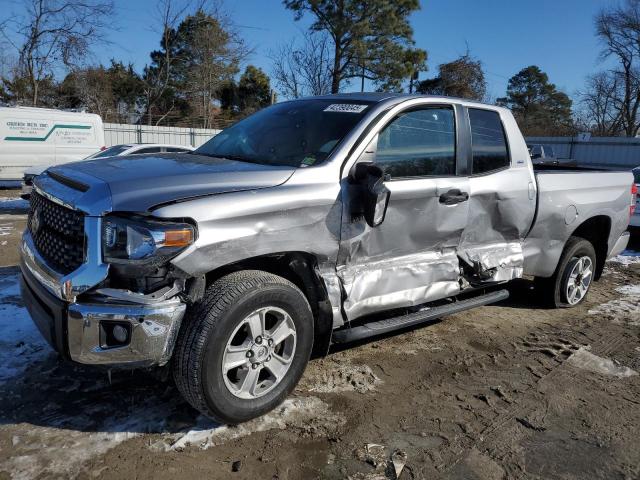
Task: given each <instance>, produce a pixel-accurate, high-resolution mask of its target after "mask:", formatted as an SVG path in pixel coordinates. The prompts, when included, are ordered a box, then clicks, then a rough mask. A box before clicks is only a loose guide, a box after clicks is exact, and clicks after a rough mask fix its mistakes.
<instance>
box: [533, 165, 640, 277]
mask: <svg viewBox="0 0 640 480" xmlns="http://www.w3.org/2000/svg"><path fill="white" fill-rule="evenodd" d="M534 170H535V179H536V184H537V196H538V208H537V211H536V215H535V218H534V221H533V225H532V227H531V230H530V232H529V234H528V236H527V238H526V239H525V241H524V256H525V262H524V273H525V274H528V275H535V276H541V277H549V276H551V275H553V272H554V270H555V268H556V266H557V264H558V260H559V258H560V255H561V254H562V249H563V248H564V245H565V243H566V241H567V239H568V238H569V237H570V236H571V235H573V233H574V232H575V231H576V229H577V228H578V227H580V226H581V225H582V224H583V223H584V222H585V221H587V220H588V222H589V223H588V224H587V226H586V227H581V228H582V229H586V234H589V235H602V234H603V233H604V234H605V235H606V234H607V230H608V236H607V245H608V251H607V252H603V253H605V254H606V255H608V254H609V253H611V250H612V249H613V247H614V245H615V243H616V241H617V240H618V239H619V238H620V235H621V234H622V233H623V232H624V231H625V230H626V229H627V226H628V224H629V206H630V204H631V185H632V183H633V175H632V174H631V172H625V171H611V170H602V169H591V168H584V167H566V166H551V165H542V166H540V168H535V169H534ZM602 264H604V260H603V261H602Z"/></svg>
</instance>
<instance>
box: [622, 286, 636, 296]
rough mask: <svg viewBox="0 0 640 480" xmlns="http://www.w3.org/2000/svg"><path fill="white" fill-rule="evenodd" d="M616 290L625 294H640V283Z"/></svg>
mask: <svg viewBox="0 0 640 480" xmlns="http://www.w3.org/2000/svg"><path fill="white" fill-rule="evenodd" d="M616 292H618V293H622V294H623V295H635V296H640V285H625V286H623V287H618V288H616Z"/></svg>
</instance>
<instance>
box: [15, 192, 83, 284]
mask: <svg viewBox="0 0 640 480" xmlns="http://www.w3.org/2000/svg"><path fill="white" fill-rule="evenodd" d="M30 207H31V208H30V209H29V220H28V223H27V228H28V229H29V232H30V233H31V237H32V238H33V242H34V244H35V246H36V249H37V250H38V252H39V253H40V255H41V256H42V258H44V259H45V261H46V262H47V263H48V264H49V266H50V267H52V268H53V269H54V270H55V271H57V272H59V273H62V274H64V275H66V274H67V273H70V272H73V271H74V270H76V269H77V268H78V267H80V265H82V263H83V262H84V260H85V238H84V215H83V214H82V213H80V212H76V211H75V210H71V209H70V208H67V207H63V206H62V205H58V204H57V203H55V202H52V201H51V200H49V199H48V198H46V197H44V196H42V195H40V194H39V193H37V192H36V191H34V192H33V193H31V206H30Z"/></svg>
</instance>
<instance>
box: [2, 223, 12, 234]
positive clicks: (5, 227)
mask: <svg viewBox="0 0 640 480" xmlns="http://www.w3.org/2000/svg"><path fill="white" fill-rule="evenodd" d="M11 232H13V225H12V224H11V223H2V224H0V237H2V236H5V235H11Z"/></svg>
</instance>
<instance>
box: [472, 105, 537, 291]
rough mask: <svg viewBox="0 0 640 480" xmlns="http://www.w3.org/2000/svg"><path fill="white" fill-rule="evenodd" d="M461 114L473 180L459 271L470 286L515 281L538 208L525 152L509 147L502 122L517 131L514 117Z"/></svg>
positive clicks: (490, 112)
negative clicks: (466, 130) (467, 132)
mask: <svg viewBox="0 0 640 480" xmlns="http://www.w3.org/2000/svg"><path fill="white" fill-rule="evenodd" d="M465 111H466V113H467V119H468V125H469V129H470V137H471V159H470V165H469V171H470V173H471V175H470V177H469V194H470V198H469V202H468V203H469V220H468V222H467V225H466V227H465V229H464V232H463V234H462V238H461V242H460V248H459V256H460V259H461V262H462V266H463V268H464V269H465V271H466V272H467V273H468V274H469V276H468V278H469V279H470V280H471V282H472V283H473V282H478V283H483V282H496V281H505V280H511V279H513V278H518V277H521V276H522V271H523V263H524V256H523V252H522V245H523V241H524V237H525V236H526V234H527V233H528V231H529V228H530V227H531V223H532V221H533V217H534V215H535V208H536V194H535V183H534V182H535V180H534V178H533V171H532V170H531V167H530V162H529V161H528V158H526V156H528V153H527V151H526V148H525V147H523V148H518V147H520V145H515V144H513V145H510V143H509V137H508V136H507V134H506V129H505V123H507V122H509V128H513V129H517V126H516V125H515V121H514V120H513V117H509V116H504V117H503V116H501V113H500V111H498V110H491V109H482V108H465ZM511 122H512V124H510V123H511ZM514 141H515V140H514ZM523 145H524V143H523Z"/></svg>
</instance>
